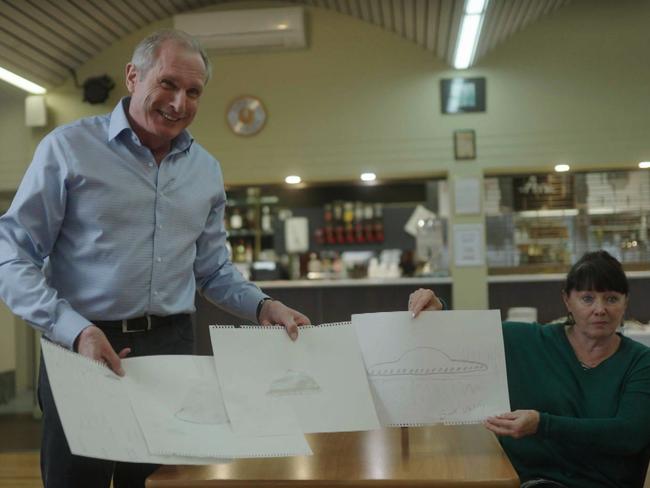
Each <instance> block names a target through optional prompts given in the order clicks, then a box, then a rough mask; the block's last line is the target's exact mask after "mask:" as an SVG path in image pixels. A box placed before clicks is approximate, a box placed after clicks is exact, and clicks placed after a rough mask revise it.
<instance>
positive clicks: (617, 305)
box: [563, 290, 628, 339]
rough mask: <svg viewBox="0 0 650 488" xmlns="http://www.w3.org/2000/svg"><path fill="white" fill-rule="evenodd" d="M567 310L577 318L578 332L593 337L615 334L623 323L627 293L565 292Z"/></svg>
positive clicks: (576, 326) (600, 337) (598, 337)
mask: <svg viewBox="0 0 650 488" xmlns="http://www.w3.org/2000/svg"><path fill="white" fill-rule="evenodd" d="M563 298H564V303H565V304H566V307H567V310H568V311H569V312H571V314H572V315H573V318H574V320H575V322H576V323H575V328H576V332H580V333H582V334H585V335H586V336H587V337H589V338H592V339H603V338H606V337H608V336H611V335H613V334H614V333H615V332H616V329H617V328H618V326H620V325H621V324H622V323H623V315H625V309H626V308H627V300H628V299H627V295H624V294H622V293H619V292H616V291H576V290H572V291H571V292H570V293H569V295H567V294H566V293H565V294H563Z"/></svg>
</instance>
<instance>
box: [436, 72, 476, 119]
mask: <svg viewBox="0 0 650 488" xmlns="http://www.w3.org/2000/svg"><path fill="white" fill-rule="evenodd" d="M440 111H441V112H442V113H443V114H462V113H466V112H485V78H448V79H442V80H440Z"/></svg>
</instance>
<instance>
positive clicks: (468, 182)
mask: <svg viewBox="0 0 650 488" xmlns="http://www.w3.org/2000/svg"><path fill="white" fill-rule="evenodd" d="M454 212H455V213H456V214H457V215H469V214H478V213H481V180H480V179H479V178H458V179H455V180H454Z"/></svg>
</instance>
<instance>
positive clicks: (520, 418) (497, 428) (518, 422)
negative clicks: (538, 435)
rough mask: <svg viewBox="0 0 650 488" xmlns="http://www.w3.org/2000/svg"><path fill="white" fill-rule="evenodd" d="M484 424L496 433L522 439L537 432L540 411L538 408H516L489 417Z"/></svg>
mask: <svg viewBox="0 0 650 488" xmlns="http://www.w3.org/2000/svg"><path fill="white" fill-rule="evenodd" d="M484 425H485V427H486V428H487V429H488V430H491V431H492V432H494V433H495V434H496V435H506V436H510V437H514V438H515V439H521V438H522V437H526V436H528V435H533V434H534V433H535V432H537V427H539V412H538V411H537V410H515V411H514V412H508V413H504V414H501V415H497V416H496V417H489V418H488V419H487V420H486V421H485V423H484Z"/></svg>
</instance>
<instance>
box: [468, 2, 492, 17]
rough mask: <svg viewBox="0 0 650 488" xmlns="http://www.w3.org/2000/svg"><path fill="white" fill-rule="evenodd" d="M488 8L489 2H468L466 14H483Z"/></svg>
mask: <svg viewBox="0 0 650 488" xmlns="http://www.w3.org/2000/svg"><path fill="white" fill-rule="evenodd" d="M486 6H487V0H467V2H466V3H465V14H469V15H472V14H482V13H483V12H484V11H485V7H486Z"/></svg>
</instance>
